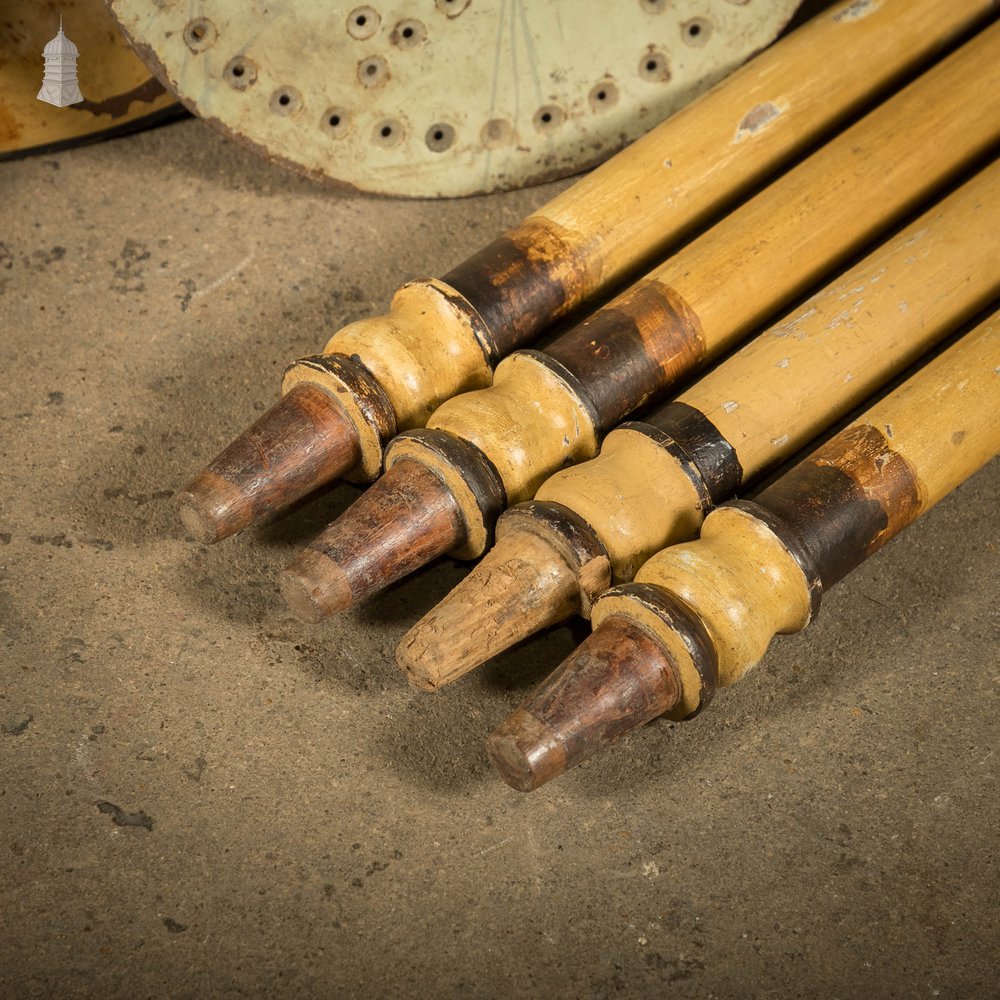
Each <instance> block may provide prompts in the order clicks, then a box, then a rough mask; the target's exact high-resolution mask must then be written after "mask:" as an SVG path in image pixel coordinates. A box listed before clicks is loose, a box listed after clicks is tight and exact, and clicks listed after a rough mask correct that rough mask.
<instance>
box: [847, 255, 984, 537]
mask: <svg viewBox="0 0 1000 1000" xmlns="http://www.w3.org/2000/svg"><path fill="white" fill-rule="evenodd" d="M983 251H984V253H986V254H987V255H989V256H990V257H991V259H992V260H993V263H994V267H997V266H998V265H1000V252H998V251H1000V244H998V241H997V240H996V238H994V239H993V241H992V242H991V243H990V244H988V245H987V246H984V247H983ZM864 422H865V423H868V424H870V425H871V426H873V427H875V428H877V429H878V430H879V431H881V432H882V434H884V435H885V438H886V442H887V444H888V446H889V448H890V449H891V450H892V451H893V452H894V453H895V454H897V455H899V456H901V457H902V458H903V459H905V460H906V463H907V465H909V467H910V469H911V470H912V471H913V474H914V476H915V477H916V479H917V482H918V484H919V494H918V495H919V510H918V512H917V513H918V514H923V513H924V512H925V511H927V510H929V509H930V508H931V507H933V506H934V504H936V503H937V502H938V501H939V500H941V499H942V498H943V497H945V496H947V494H948V493H950V492H951V491H952V490H953V489H955V487H956V486H958V485H959V484H960V483H963V482H964V481H965V480H966V479H968V478H969V476H971V475H972V474H973V473H974V472H975V471H976V470H977V469H979V468H980V467H981V466H983V465H985V464H986V462H988V461H989V460H990V459H991V458H992V457H993V456H994V455H996V454H997V453H998V452H1000V312H998V313H994V314H993V316H991V317H990V319H989V320H988V321H986V322H985V323H981V324H980V325H979V326H977V327H976V329H975V330H973V331H972V332H970V333H968V334H966V336H964V337H963V338H962V339H961V340H960V341H959V342H958V343H957V344H955V345H954V346H953V347H951V348H949V349H948V350H947V351H946V352H945V353H944V354H942V355H941V357H940V358H938V359H936V360H935V361H933V362H931V364H929V365H928V366H927V367H926V368H924V369H922V370H921V371H919V372H918V373H917V374H916V375H914V376H913V378H911V379H908V380H907V382H906V383H905V384H904V385H903V386H901V387H900V388H899V389H897V390H896V391H895V392H893V393H892V394H891V395H889V396H887V397H886V398H885V399H884V400H883V401H882V402H880V403H877V404H876V405H875V406H873V407H872V408H871V409H870V410H868V411H867V413H865V417H864ZM889 537H891V535H889V534H887V535H886V537H885V538H884V539H883V541H888V540H889Z"/></svg>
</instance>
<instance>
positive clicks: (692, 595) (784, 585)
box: [593, 507, 810, 691]
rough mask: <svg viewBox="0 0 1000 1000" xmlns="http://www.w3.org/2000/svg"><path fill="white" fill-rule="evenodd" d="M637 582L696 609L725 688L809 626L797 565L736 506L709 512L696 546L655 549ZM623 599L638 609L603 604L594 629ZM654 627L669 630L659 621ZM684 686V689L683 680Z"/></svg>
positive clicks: (614, 602)
mask: <svg viewBox="0 0 1000 1000" xmlns="http://www.w3.org/2000/svg"><path fill="white" fill-rule="evenodd" d="M635 579H636V582H637V583H649V584H653V585H655V586H658V587H662V588H663V589H664V590H666V591H668V592H669V593H671V594H672V595H674V596H675V597H679V598H680V599H681V600H682V601H683V602H684V603H685V604H686V605H687V606H688V607H690V608H691V609H692V610H693V611H694V612H695V614H696V615H697V616H698V618H699V619H700V620H701V622H702V624H703V625H704V626H705V629H706V631H707V632H708V635H709V638H710V639H711V641H712V644H713V646H714V647H715V650H716V654H717V656H718V660H719V684H720V686H723V687H725V686H726V685H729V684H732V683H733V682H734V681H737V680H739V678H740V677H742V676H743V674H744V673H746V671H747V670H749V669H750V668H751V667H752V666H753V665H754V664H756V663H757V662H758V661H759V660H760V658H761V657H762V656H763V655H764V652H765V651H766V649H767V647H768V644H769V643H770V641H771V639H772V638H773V637H774V636H775V635H777V634H781V633H786V632H798V631H799V630H800V629H803V628H805V626H806V625H807V624H808V623H809V618H810V596H809V586H808V583H807V581H806V577H805V575H804V574H803V572H802V569H801V568H800V567H799V564H798V563H797V562H796V561H795V559H794V558H793V557H792V555H791V554H790V553H789V552H788V550H787V549H786V548H785V546H784V545H783V544H782V542H781V541H780V540H779V539H778V538H777V537H776V536H775V535H774V534H773V532H772V531H771V530H770V529H769V528H767V527H766V526H765V525H764V524H762V523H761V522H760V521H758V520H757V519H756V518H755V517H753V516H751V515H750V514H747V513H745V512H744V511H742V510H739V509H738V508H734V507H720V508H718V509H717V510H715V511H713V512H712V513H711V514H709V516H708V517H707V518H706V519H705V523H704V525H703V526H702V529H701V537H700V538H699V539H698V540H697V541H694V542H685V543H684V544H681V545H673V546H671V547H670V548H668V549H664V550H663V551H662V552H658V553H657V554H656V555H655V556H653V558H652V559H650V560H649V561H648V562H647V563H646V564H645V565H644V566H643V567H642V569H640V570H639V572H638V573H637V574H636V578H635ZM612 593H613V592H612ZM622 601H626V602H627V603H628V604H629V605H630V606H633V607H635V608H638V607H639V606H638V605H637V604H636V603H635V602H632V601H628V599H626V598H615V599H614V600H610V601H607V602H605V600H604V599H602V600H600V601H598V603H597V604H596V606H595V607H594V615H593V620H594V626H595V627H596V626H597V625H599V624H600V623H601V621H603V620H604V619H605V618H606V617H607V616H608V615H609V614H612V613H614V611H615V610H616V605H617V604H618V603H619V602H622ZM606 603H607V606H605V604H606ZM618 610H619V611H620V610H621V609H620V608H618ZM628 613H629V615H630V616H631V615H634V614H636V613H639V612H635V611H632V610H629V612H628ZM641 613H642V615H643V616H644V618H643V622H644V624H646V625H647V627H653V625H654V624H655V623H654V622H646V621H645V618H647V617H648V618H655V616H651V615H649V614H648V612H646V611H645V609H642V610H641ZM655 622H659V619H658V618H655ZM658 628H659V631H660V632H664V631H669V630H667V629H665V627H664V626H663V624H662V623H660V625H659V626H658ZM684 687H685V691H688V690H690V684H689V682H688V680H686V679H685V683H684ZM694 690H697V687H695V688H694Z"/></svg>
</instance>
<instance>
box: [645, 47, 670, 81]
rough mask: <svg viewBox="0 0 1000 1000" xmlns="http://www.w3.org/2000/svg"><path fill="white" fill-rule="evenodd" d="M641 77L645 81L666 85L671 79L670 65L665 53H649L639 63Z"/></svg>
mask: <svg viewBox="0 0 1000 1000" xmlns="http://www.w3.org/2000/svg"><path fill="white" fill-rule="evenodd" d="M639 76H641V77H642V78H643V79H644V80H650V81H653V82H657V83H665V82H666V81H667V80H669V79H670V63H669V62H667V57H666V55H664V53H663V52H659V51H657V52H647V53H646V54H645V55H644V56H643V57H642V59H641V61H640V62H639Z"/></svg>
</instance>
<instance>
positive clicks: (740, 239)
mask: <svg viewBox="0 0 1000 1000" xmlns="http://www.w3.org/2000/svg"><path fill="white" fill-rule="evenodd" d="M818 61H819V62H821V61H822V60H818ZM997 90H1000V25H994V26H992V27H990V28H987V29H986V30H985V31H983V32H981V33H980V34H979V35H978V36H977V37H976V38H975V39H973V40H972V41H970V42H968V43H967V44H966V45H964V46H963V47H962V48H961V49H960V50H959V51H958V52H957V53H955V54H954V55H952V56H951V57H949V58H948V59H946V60H945V61H944V62H942V63H940V64H938V65H937V66H935V67H933V68H932V69H931V70H929V71H928V72H927V73H925V74H924V75H923V76H922V77H920V78H919V79H918V80H917V81H916V82H915V83H914V84H912V85H911V86H910V87H908V88H906V89H905V90H903V91H902V92H900V93H899V94H897V95H896V96H895V97H893V98H892V100H891V101H888V102H886V104H884V105H882V106H881V107H879V108H877V109H876V110H875V111H873V112H872V113H871V114H869V115H868V116H867V117H866V118H864V119H863V120H862V121H860V122H858V123H857V124H856V125H854V126H853V127H852V128H851V129H849V130H848V131H847V132H845V133H843V135H842V136H840V137H838V138H837V139H836V140H834V141H832V142H830V143H828V144H827V146H825V147H824V149H823V150H822V152H821V153H819V154H817V155H815V156H813V157H810V158H809V159H808V160H806V161H804V162H803V163H801V164H800V165H799V166H798V167H796V168H795V169H794V170H792V171H790V172H789V173H788V174H786V175H785V176H784V177H783V178H782V179H781V181H780V195H781V197H780V204H776V202H775V200H774V199H773V198H771V197H769V194H770V192H771V191H775V192H777V191H778V190H779V186H774V187H772V188H771V189H768V190H767V191H765V192H763V193H762V194H761V195H759V196H757V197H756V198H753V199H752V200H751V201H750V202H748V203H747V204H745V205H743V206H741V208H740V209H738V210H737V211H735V212H733V213H732V214H731V215H730V216H728V217H727V218H726V219H724V220H723V221H722V222H720V223H719V224H718V225H717V226H716V227H715V228H714V229H713V230H711V231H710V232H709V233H707V234H705V235H704V236H702V237H699V238H698V239H697V240H695V241H694V242H693V243H691V244H690V245H688V246H687V247H685V248H684V250H683V251H682V253H681V254H678V255H677V257H676V258H675V259H673V260H670V261H668V262H667V263H666V264H665V265H664V266H663V267H662V268H661V269H659V270H658V271H656V272H654V276H655V277H657V278H658V279H659V280H661V281H663V282H664V283H666V284H669V285H670V286H671V287H672V288H673V289H674V290H675V291H676V292H677V293H678V294H679V295H680V296H681V298H682V299H684V301H685V302H687V303H688V305H689V307H690V308H691V309H692V310H693V311H694V312H695V313H696V314H697V316H698V318H699V320H700V322H701V326H702V331H703V334H704V338H705V344H706V349H707V351H708V353H709V354H710V355H713V354H717V353H718V352H719V351H720V350H721V349H723V348H725V347H727V346H729V345H731V344H732V343H734V342H735V341H737V340H738V339H739V338H740V336H741V335H742V334H744V333H746V331H747V330H749V329H751V328H752V327H753V326H754V325H756V324H759V323H760V322H762V321H763V320H765V319H766V318H767V314H768V312H769V310H770V309H771V308H772V302H773V295H772V294H771V286H772V284H773V283H774V282H777V281H782V280H785V279H784V275H785V274H786V273H787V272H788V270H789V266H790V265H791V263H792V262H794V265H795V271H796V273H797V274H798V275H801V276H802V277H801V278H799V280H798V287H800V288H803V289H804V288H805V287H806V286H807V284H808V283H809V281H810V280H812V279H813V278H814V277H815V276H816V275H818V274H819V273H821V272H822V268H823V265H824V264H825V263H826V262H827V261H828V259H829V255H830V247H829V240H828V239H817V238H816V237H817V234H816V228H817V223H816V221H815V220H816V219H817V217H819V218H823V217H825V218H826V219H827V220H830V219H833V218H836V217H837V216H838V215H842V214H843V213H844V212H845V211H849V212H850V213H851V214H852V215H854V216H855V217H857V218H866V217H869V218H878V217H879V216H880V215H883V214H884V213H885V211H886V208H885V206H886V203H887V200H888V198H889V196H890V195H891V194H893V193H897V192H906V193H907V203H908V204H910V205H916V204H917V203H918V202H919V200H920V198H921V197H922V196H923V195H925V194H926V193H928V192H929V190H931V188H932V186H933V184H934V183H935V182H936V179H937V178H940V177H941V176H942V175H943V174H946V173H947V172H948V171H949V170H950V169H953V165H954V164H955V163H957V162H961V157H962V153H963V151H965V153H966V155H973V154H974V153H975V151H976V150H980V149H983V148H985V147H986V146H987V145H988V143H989V141H990V140H991V138H992V137H994V136H995V135H996V133H997V131H998V128H1000V116H998V115H997V114H996V110H995V108H993V107H992V105H991V104H990V103H989V102H987V101H984V100H983V99H982V95H983V94H984V93H995V92H996V91H997ZM916 149H919V151H920V152H919V155H914V153H913V150H916ZM887 150H894V151H895V152H894V154H893V155H892V156H886V151H887ZM807 213H808V214H809V217H810V221H809V222H804V221H803V220H804V217H805V216H806V214H807ZM859 242H860V241H859ZM737 306H738V309H737ZM737 312H738V316H739V321H738V322H734V315H735V314H736V313H737Z"/></svg>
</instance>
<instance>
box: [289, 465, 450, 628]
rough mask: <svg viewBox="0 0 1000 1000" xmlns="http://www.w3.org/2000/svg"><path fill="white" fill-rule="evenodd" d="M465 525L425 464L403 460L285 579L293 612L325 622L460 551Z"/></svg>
mask: <svg viewBox="0 0 1000 1000" xmlns="http://www.w3.org/2000/svg"><path fill="white" fill-rule="evenodd" d="M464 538H465V525H464V522H463V520H462V515H461V511H460V509H459V506H458V504H457V503H456V501H455V498H454V497H453V496H452V494H451V491H450V490H449V489H448V487H447V486H445V484H444V483H443V482H442V481H441V480H440V479H438V477H437V476H436V475H434V473H433V472H431V471H430V470H428V469H427V468H426V467H425V466H423V465H421V464H420V463H419V462H415V461H412V460H411V459H401V460H400V461H398V462H396V464H395V465H393V466H392V467H391V468H390V469H389V470H388V471H387V472H386V474H385V475H384V476H383V477H382V478H381V479H380V480H379V481H378V482H377V483H375V485H374V486H371V487H369V489H368V490H367V492H365V493H363V494H362V495H361V497H360V498H359V499H358V500H357V501H356V502H355V503H354V504H353V505H352V506H351V507H350V508H348V510H347V511H345V513H344V514H343V515H341V517H339V518H338V519H337V520H336V521H334V522H333V524H331V525H330V527H329V528H327V529H326V530H325V531H324V532H323V533H322V534H320V535H319V536H318V537H317V538H315V539H313V541H312V542H310V543H309V545H308V546H307V547H306V548H305V549H303V551H302V552H301V553H300V554H299V555H298V557H297V558H296V559H295V561H294V562H293V563H292V564H291V565H290V566H289V567H288V568H287V569H286V570H284V571H283V572H282V574H281V577H280V578H279V587H280V589H281V594H282V596H283V597H284V598H285V600H286V601H287V603H288V607H289V610H290V611H291V612H292V614H294V615H295V617H296V618H300V619H301V620H302V621H304V622H313V623H315V622H320V621H322V620H323V619H325V618H328V617H329V616H330V615H333V614H336V613H337V612H338V611H345V610H347V609H348V608H350V607H353V606H354V605H355V604H358V603H359V602H361V601H363V600H364V599H365V598H367V597H370V596H371V595H372V594H375V593H378V591H380V590H383V589H384V588H385V587H388V586H389V584H390V583H393V582H395V581H396V580H399V579H401V578H402V577H404V576H406V575H407V574H408V573H412V572H414V571H415V570H417V569H419V568H420V567H421V566H424V565H426V564H427V563H429V562H430V561H431V560H432V559H434V558H435V557H436V556H439V555H443V554H444V553H445V552H448V551H450V550H451V549H453V548H455V546H456V545H459V544H461V542H462V541H463V540H464Z"/></svg>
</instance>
